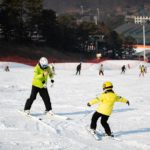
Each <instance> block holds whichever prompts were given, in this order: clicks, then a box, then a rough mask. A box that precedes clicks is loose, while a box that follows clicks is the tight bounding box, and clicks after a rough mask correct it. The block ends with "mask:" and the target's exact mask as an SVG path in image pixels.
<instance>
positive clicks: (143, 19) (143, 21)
mask: <svg viewBox="0 0 150 150" xmlns="http://www.w3.org/2000/svg"><path fill="white" fill-rule="evenodd" d="M149 19H150V18H149V17H145V16H137V17H135V23H137V24H142V26H143V47H144V51H143V58H144V61H146V50H145V44H146V38H145V24H146V22H147V21H148V20H149Z"/></svg>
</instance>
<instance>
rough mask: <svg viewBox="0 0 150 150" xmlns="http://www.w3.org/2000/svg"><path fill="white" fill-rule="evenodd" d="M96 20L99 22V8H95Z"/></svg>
mask: <svg viewBox="0 0 150 150" xmlns="http://www.w3.org/2000/svg"><path fill="white" fill-rule="evenodd" d="M97 22H99V8H97Z"/></svg>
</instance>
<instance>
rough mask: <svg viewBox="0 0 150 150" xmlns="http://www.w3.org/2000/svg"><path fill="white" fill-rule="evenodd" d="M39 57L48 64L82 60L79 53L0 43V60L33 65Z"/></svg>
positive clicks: (32, 45) (33, 45)
mask: <svg viewBox="0 0 150 150" xmlns="http://www.w3.org/2000/svg"><path fill="white" fill-rule="evenodd" d="M41 56H45V57H47V58H48V59H49V61H50V62H68V61H71V62H74V61H76V62H77V61H81V58H83V59H84V56H83V54H81V53H73V52H72V53H71V52H67V53H66V52H65V51H61V50H56V49H52V48H50V47H48V46H43V45H39V44H38V45H37V44H14V43H10V42H9V43H7V42H0V60H3V61H15V62H22V63H23V62H24V63H26V64H34V63H35V62H37V60H38V59H39V58H40V57H41Z"/></svg>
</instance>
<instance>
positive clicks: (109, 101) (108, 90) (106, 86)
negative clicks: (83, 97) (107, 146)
mask: <svg viewBox="0 0 150 150" xmlns="http://www.w3.org/2000/svg"><path fill="white" fill-rule="evenodd" d="M102 87H103V91H104V92H103V93H102V94H101V95H100V96H98V97H96V98H95V99H93V100H91V101H90V102H88V103H87V105H88V106H91V105H93V104H96V103H99V106H98V108H97V110H96V112H95V113H94V114H93V116H92V119H91V125H90V131H91V133H92V134H95V132H96V127H97V120H98V119H99V118H100V117H101V124H102V126H103V128H104V129H105V132H106V134H107V135H108V136H111V137H113V136H114V135H113V134H112V132H111V129H110V127H109V124H108V123H107V121H108V118H109V116H110V115H111V113H112V110H113V106H114V103H115V102H123V103H127V104H128V105H129V101H128V100H126V99H125V98H123V97H121V96H118V95H117V94H116V93H115V92H114V91H113V84H112V83H111V82H109V81H107V82H104V83H103V85H102Z"/></svg>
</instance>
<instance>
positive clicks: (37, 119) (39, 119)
mask: <svg viewBox="0 0 150 150" xmlns="http://www.w3.org/2000/svg"><path fill="white" fill-rule="evenodd" d="M19 113H20V114H22V115H23V116H25V117H27V118H29V119H31V120H33V121H35V122H38V123H39V124H41V125H42V126H44V127H45V128H47V129H48V130H50V131H51V132H54V133H57V131H56V130H55V128H53V127H51V126H50V125H49V123H48V120H61V121H65V120H70V118H68V117H66V116H61V115H57V114H54V115H45V114H26V113H25V112H24V111H21V110H19ZM45 120H46V121H45Z"/></svg>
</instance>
